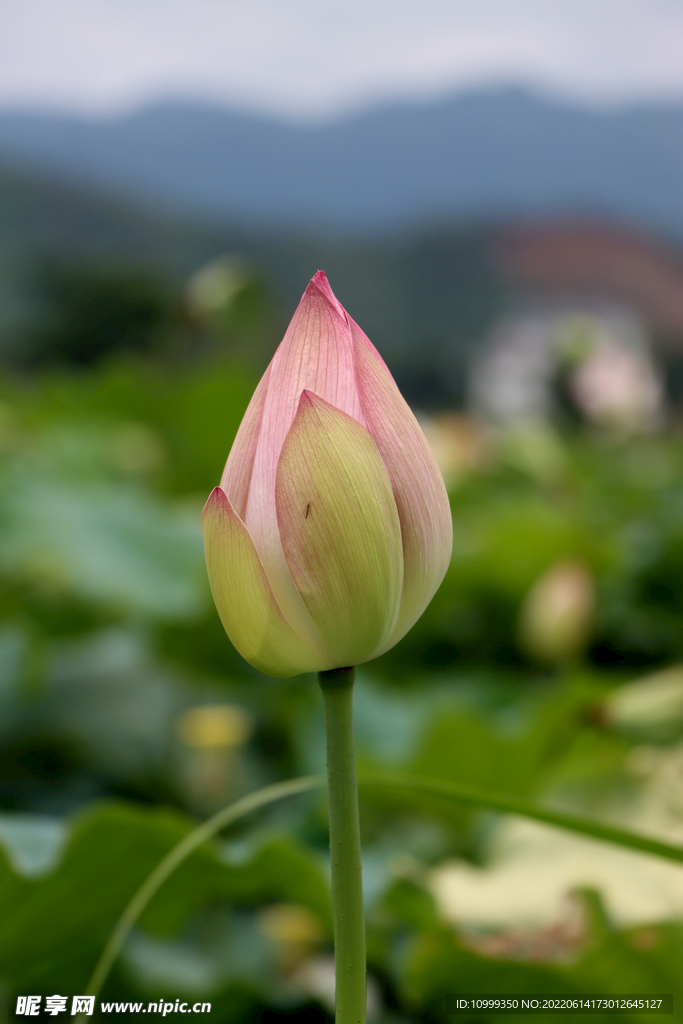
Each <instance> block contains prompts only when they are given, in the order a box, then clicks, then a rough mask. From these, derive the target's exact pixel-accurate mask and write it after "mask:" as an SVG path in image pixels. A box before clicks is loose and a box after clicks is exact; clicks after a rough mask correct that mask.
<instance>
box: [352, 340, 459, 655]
mask: <svg viewBox="0 0 683 1024" xmlns="http://www.w3.org/2000/svg"><path fill="white" fill-rule="evenodd" d="M352 328H353V329H354V338H355V346H356V375H357V380H358V389H359V393H360V396H361V402H362V405H363V411H364V413H365V418H366V421H367V424H368V429H369V431H370V433H371V434H372V437H373V439H374V441H375V444H376V445H377V448H378V449H379V453H380V455H381V456H382V461H383V462H384V465H385V466H386V469H387V472H388V474H389V479H390V480H391V485H392V488H393V492H394V500H395V502H396V507H397V509H398V515H399V520H400V523H401V536H402V539H403V557H404V564H405V578H404V584H403V598H402V602H401V608H400V611H399V615H398V619H397V621H396V625H395V627H394V629H393V631H392V633H391V636H390V637H389V639H388V641H387V642H386V644H385V645H384V647H383V650H388V649H389V648H390V647H393V645H394V644H395V643H397V642H398V640H400V638H401V637H402V636H403V635H404V634H405V633H407V631H408V630H409V629H410V627H411V626H412V625H413V623H414V622H416V621H417V619H418V618H419V617H420V615H421V614H422V612H423V611H424V609H425V608H426V607H427V605H428V604H429V602H430V601H431V599H432V597H433V596H434V594H435V592H436V590H437V587H438V586H439V584H440V583H441V581H442V579H443V577H444V575H445V574H446V570H447V568H448V565H449V562H450V558H451V549H452V544H453V521H452V517H451V511H450V505H449V501H448V495H447V493H446V488H445V486H444V482H443V477H442V475H441V471H440V470H439V467H438V465H437V463H436V459H435V458H434V456H433V454H432V451H431V449H430V447H429V444H428V443H427V439H426V437H425V436H424V434H423V432H422V430H421V429H420V425H419V424H418V422H417V420H416V419H415V417H414V416H413V413H412V412H411V410H410V408H409V406H408V404H407V403H406V401H405V399H404V398H403V396H402V395H401V393H400V391H399V390H398V388H397V387H396V384H395V383H394V381H393V378H392V377H391V374H390V373H389V371H388V370H386V369H385V368H384V367H383V364H381V362H380V361H379V360H378V359H376V358H374V357H373V354H372V351H371V350H370V349H369V348H368V344H367V339H365V340H364V336H363V337H360V336H359V335H358V334H356V328H355V324H353V325H352Z"/></svg>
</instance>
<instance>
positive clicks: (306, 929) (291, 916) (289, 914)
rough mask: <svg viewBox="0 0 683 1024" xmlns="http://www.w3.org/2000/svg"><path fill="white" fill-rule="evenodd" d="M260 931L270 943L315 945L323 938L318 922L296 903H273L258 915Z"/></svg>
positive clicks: (305, 908) (310, 912)
mask: <svg viewBox="0 0 683 1024" xmlns="http://www.w3.org/2000/svg"><path fill="white" fill-rule="evenodd" d="M259 926H260V928H261V931H262V932H263V934H264V935H265V936H266V938H268V939H270V940H271V942H296V943H301V942H303V943H307V944H310V943H313V944H315V943H317V942H321V941H322V939H323V938H324V932H323V930H322V927H321V924H320V921H319V920H318V918H317V917H316V916H315V914H313V913H312V911H310V910H309V909H308V908H307V907H302V906H301V905H300V904H298V903H274V904H272V905H271V906H269V907H265V908H264V909H263V910H262V911H261V913H260V914H259Z"/></svg>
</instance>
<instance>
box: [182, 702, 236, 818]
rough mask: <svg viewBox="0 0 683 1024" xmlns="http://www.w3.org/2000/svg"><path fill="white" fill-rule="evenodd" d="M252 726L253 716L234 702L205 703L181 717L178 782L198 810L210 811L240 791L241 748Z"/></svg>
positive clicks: (233, 797) (234, 796)
mask: <svg viewBox="0 0 683 1024" xmlns="http://www.w3.org/2000/svg"><path fill="white" fill-rule="evenodd" d="M253 729H254V723H253V718H252V716H251V715H250V714H249V712H248V711H247V710H246V709H245V708H241V707H239V706H238V705H236V704H207V705H204V706H202V707H195V708H189V709H188V710H187V711H185V712H184V713H183V714H182V715H181V716H180V718H179V720H178V724H177V732H178V736H179V738H180V741H181V743H182V747H183V749H182V751H181V756H180V765H179V768H180V776H181V784H182V787H183V790H184V791H185V794H186V797H187V799H188V801H189V803H190V804H191V805H192V806H193V807H194V808H195V809H196V810H197V811H199V812H202V813H205V814H211V813H213V812H214V811H216V810H217V809H218V808H219V807H222V806H224V805H225V804H226V803H228V802H229V801H230V800H231V799H235V798H236V797H237V795H238V794H239V793H240V792H241V791H242V789H243V786H244V778H243V758H242V750H241V748H242V747H243V746H244V745H245V743H246V742H247V741H248V740H249V738H250V736H251V734H252V732H253Z"/></svg>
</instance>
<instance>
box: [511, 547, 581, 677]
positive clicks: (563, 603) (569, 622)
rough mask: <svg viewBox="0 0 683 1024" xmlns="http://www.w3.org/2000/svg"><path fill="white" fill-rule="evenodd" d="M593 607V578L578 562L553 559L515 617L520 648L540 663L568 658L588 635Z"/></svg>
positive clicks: (559, 661) (570, 657) (575, 653)
mask: <svg viewBox="0 0 683 1024" xmlns="http://www.w3.org/2000/svg"><path fill="white" fill-rule="evenodd" d="M594 606H595V592H594V586H593V577H592V575H591V573H590V571H589V569H588V568H587V566H585V565H584V564H583V563H582V562H580V561H577V560H573V559H567V560H563V561H561V562H557V563H556V564H555V565H553V566H551V567H550V569H548V570H547V572H545V573H544V574H543V575H542V576H541V577H540V579H538V580H537V581H536V583H535V584H534V585H533V587H532V588H531V590H530V591H529V593H528V594H527V596H526V598H525V599H524V602H523V604H522V608H521V611H520V616H519V638H520V642H521V644H522V647H523V648H524V650H525V651H527V653H528V654H530V655H531V656H532V657H534V658H537V659H538V660H539V661H542V662H550V663H551V664H557V663H561V662H566V661H570V660H571V659H572V658H574V657H576V656H577V655H578V654H580V653H581V651H582V650H583V648H584V647H585V645H586V643H587V641H588V637H589V635H590V628H591V622H592V619H593V611H594Z"/></svg>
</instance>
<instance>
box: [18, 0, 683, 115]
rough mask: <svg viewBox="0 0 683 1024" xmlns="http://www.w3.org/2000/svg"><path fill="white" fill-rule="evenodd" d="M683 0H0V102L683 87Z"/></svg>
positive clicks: (273, 99) (250, 105) (115, 107)
mask: <svg viewBox="0 0 683 1024" xmlns="http://www.w3.org/2000/svg"><path fill="white" fill-rule="evenodd" d="M682 56H683V0H0V107H3V108H8V107H15V108H16V107H33V108H41V109H61V110H72V111H82V112H85V113H93V114H100V113H113V114H116V113H119V112H122V111H126V110H129V109H133V108H135V107H138V106H140V105H142V104H144V103H147V102H150V101H154V100H158V99H163V98H169V97H173V98H178V97H185V98H192V99H205V100H211V101H217V102H219V103H222V104H225V105H229V106H232V107H236V108H239V109H246V110H252V111H263V112H266V113H272V114H275V115H277V116H284V117H287V118H295V119H307V118H329V117H334V116H337V115H339V114H342V113H345V112H347V111H350V110H353V109H357V108H361V107H368V106H371V105H375V104H377V103H380V102H385V101H387V100H394V99H415V100H419V99H422V98H429V97H434V96H439V95H443V94H446V93H450V92H454V91H455V90H460V89H463V88H467V87H471V86H480V85H483V84H490V83H500V82H514V83H519V84H526V85H530V86H532V87H536V88H540V89H541V90H543V91H545V92H550V93H553V94H556V95H557V94H560V95H564V96H568V97H570V98H574V99H579V100H581V101H588V102H591V103H598V104H605V103H607V104H613V103H622V102H624V101H627V102H629V101H633V100H647V99H658V98H674V97H675V98H683V59H682Z"/></svg>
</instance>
